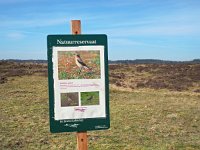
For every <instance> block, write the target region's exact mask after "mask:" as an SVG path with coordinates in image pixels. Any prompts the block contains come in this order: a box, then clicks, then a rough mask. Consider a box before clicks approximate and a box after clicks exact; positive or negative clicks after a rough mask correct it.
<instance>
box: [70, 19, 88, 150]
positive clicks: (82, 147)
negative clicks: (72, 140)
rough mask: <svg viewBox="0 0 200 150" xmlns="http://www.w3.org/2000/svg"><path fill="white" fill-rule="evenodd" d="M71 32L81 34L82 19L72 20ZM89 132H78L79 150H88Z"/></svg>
mask: <svg viewBox="0 0 200 150" xmlns="http://www.w3.org/2000/svg"><path fill="white" fill-rule="evenodd" d="M71 33H72V34H81V21H80V20H72V21H71ZM87 143H88V142H87V132H77V149H78V150H88V144H87Z"/></svg>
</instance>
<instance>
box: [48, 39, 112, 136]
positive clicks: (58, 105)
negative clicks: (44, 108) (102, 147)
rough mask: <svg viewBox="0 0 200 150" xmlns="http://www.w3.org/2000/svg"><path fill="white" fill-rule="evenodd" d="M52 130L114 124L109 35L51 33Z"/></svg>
mask: <svg viewBox="0 0 200 150" xmlns="http://www.w3.org/2000/svg"><path fill="white" fill-rule="evenodd" d="M47 46H48V79H49V112H50V130H51V132H53V133H57V132H74V131H76V132H81V131H89V130H103V129H108V128H109V127H110V119H109V87H108V86H109V83H108V48H107V36H106V35H48V37H47Z"/></svg>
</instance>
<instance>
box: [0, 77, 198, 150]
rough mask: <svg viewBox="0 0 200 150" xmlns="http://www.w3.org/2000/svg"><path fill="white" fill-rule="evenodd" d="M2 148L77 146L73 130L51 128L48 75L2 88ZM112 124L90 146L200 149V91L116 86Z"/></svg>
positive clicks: (104, 149)
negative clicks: (64, 130) (52, 130)
mask: <svg viewBox="0 0 200 150" xmlns="http://www.w3.org/2000/svg"><path fill="white" fill-rule="evenodd" d="M0 94H1V100H0V110H1V112H0V121H1V124H0V148H1V149H3V150H4V149H6V150H7V149H8V150H9V149H10V150H13V149H24V150H27V149H29V150H31V149H55V150H57V149H67V150H75V149H76V137H75V134H74V133H61V134H51V133H50V131H49V118H48V117H49V115H48V92H47V78H46V77H42V76H23V77H15V78H14V80H12V78H9V81H8V82H7V83H5V84H1V88H0ZM110 107H111V109H110V110H111V128H110V129H109V130H105V131H93V132H88V138H89V149H91V150H122V149H123V150H150V149H152V150H184V149H185V150H186V149H187V150H199V149H200V94H198V93H194V92H190V91H185V92H172V91H168V90H152V89H139V90H134V91H131V92H128V91H120V90H116V89H111V93H110Z"/></svg>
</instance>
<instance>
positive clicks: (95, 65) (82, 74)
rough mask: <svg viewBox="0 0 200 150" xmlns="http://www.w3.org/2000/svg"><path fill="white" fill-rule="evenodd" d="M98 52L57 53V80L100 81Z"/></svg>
mask: <svg viewBox="0 0 200 150" xmlns="http://www.w3.org/2000/svg"><path fill="white" fill-rule="evenodd" d="M100 68H101V63H100V51H99V50H89V51H58V78H59V80H66V79H100V78H101V69H100Z"/></svg>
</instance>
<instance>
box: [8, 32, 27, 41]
mask: <svg viewBox="0 0 200 150" xmlns="http://www.w3.org/2000/svg"><path fill="white" fill-rule="evenodd" d="M6 37H7V38H9V39H14V40H21V39H23V38H25V34H23V33H20V32H10V33H8V34H6Z"/></svg>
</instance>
